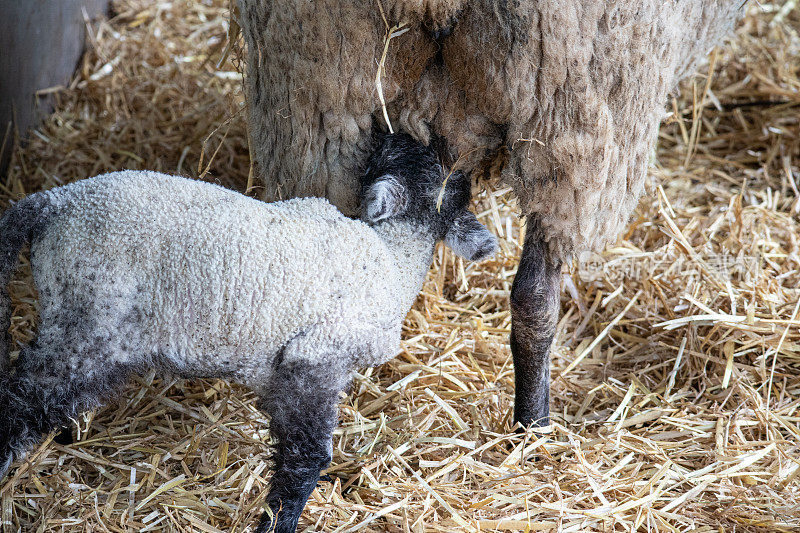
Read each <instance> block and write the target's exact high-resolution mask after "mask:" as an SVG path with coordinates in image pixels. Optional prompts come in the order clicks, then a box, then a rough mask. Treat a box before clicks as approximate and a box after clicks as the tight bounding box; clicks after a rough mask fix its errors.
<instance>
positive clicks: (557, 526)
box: [0, 0, 800, 533]
mask: <svg viewBox="0 0 800 533" xmlns="http://www.w3.org/2000/svg"><path fill="white" fill-rule="evenodd" d="M115 8H116V13H117V15H116V16H115V17H114V18H112V19H111V20H110V21H107V22H101V23H99V24H96V25H93V26H92V27H91V32H90V33H91V35H90V39H89V43H90V44H89V53H88V54H87V56H86V58H85V59H84V61H83V63H82V64H81V66H80V69H79V73H78V75H77V76H76V78H75V79H74V81H73V82H72V83H71V84H70V86H69V87H64V88H54V89H53V90H54V91H55V92H56V93H57V96H58V100H59V104H58V106H57V110H56V113H55V114H54V115H53V116H52V117H51V118H50V119H49V120H48V121H47V122H46V123H45V124H44V125H42V126H41V127H40V128H39V129H38V130H37V131H36V132H35V133H34V135H33V136H32V139H31V142H30V143H29V144H28V145H27V146H26V147H18V146H16V147H14V154H13V161H12V168H11V171H10V174H9V175H8V177H7V178H6V179H5V180H4V181H3V182H2V183H0V194H1V195H2V202H3V205H6V203H7V201H8V200H9V199H12V198H18V197H20V196H22V195H24V194H28V193H30V192H33V191H36V190H40V189H42V188H46V187H51V186H54V185H57V184H60V183H65V182H68V181H72V180H75V179H79V178H82V177H86V176H90V175H94V174H98V173H100V172H102V171H107V170H117V169H121V168H148V169H154V170H160V171H166V172H180V173H184V174H187V175H191V176H195V177H201V179H206V180H213V181H217V182H220V183H222V184H224V185H227V186H230V187H234V188H237V189H240V190H245V189H248V188H249V189H250V192H251V193H253V194H256V193H257V191H255V190H253V189H254V188H253V181H252V176H251V174H250V161H249V157H248V154H247V145H248V143H247V132H246V125H245V117H244V114H243V113H242V105H243V96H242V93H241V79H240V76H239V74H238V70H240V69H238V65H237V63H238V59H237V58H238V57H240V54H239V52H240V50H238V48H237V47H234V50H233V53H231V54H230V55H229V56H227V59H226V60H225V61H223V62H222V63H221V66H220V67H219V68H216V64H217V62H218V61H219V60H220V58H221V57H222V56H223V54H224V50H225V44H226V38H225V32H226V28H227V24H228V22H227V21H228V13H227V8H228V6H227V2H224V1H223V0H213V1H202V2H200V1H194V0H191V1H190V0H171V1H170V0H164V1H160V2H158V3H153V2H146V1H144V0H122V1H118V2H115ZM799 33H800V10H798V9H797V7H796V2H794V1H793V0H789V1H787V2H781V3H777V4H772V3H762V4H759V5H753V6H751V7H750V8H749V15H748V17H747V18H746V19H745V21H744V23H743V24H742V25H741V26H740V28H739V30H738V31H737V36H736V39H735V40H734V42H733V43H732V44H731V45H730V46H729V47H727V48H725V49H722V50H719V51H718V52H716V53H714V54H712V56H711V58H710V61H709V64H708V65H707V66H706V67H704V68H701V72H702V73H703V74H702V75H701V76H698V77H696V78H695V79H694V80H693V81H690V82H688V83H686V84H685V85H684V86H683V92H682V94H681V96H680V97H679V98H677V99H676V100H675V101H674V102H673V103H672V111H673V114H672V116H671V117H670V118H669V119H668V121H667V123H666V124H665V125H664V126H663V127H662V130H661V133H660V143H659V148H658V151H657V154H656V157H655V160H656V163H655V166H654V168H653V170H652V172H651V180H650V182H651V183H650V186H649V192H648V194H647V195H646V196H645V198H644V199H643V200H642V202H641V203H640V205H639V207H638V209H637V211H636V212H635V214H634V217H633V218H632V220H631V223H630V225H629V227H628V229H627V230H626V232H625V233H624V234H623V236H622V237H621V238H620V240H619V241H618V242H617V243H615V244H614V245H613V246H611V247H609V248H608V249H607V250H606V251H605V252H604V253H603V254H601V255H598V256H593V257H583V258H582V260H580V261H577V262H576V263H575V264H574V265H572V267H571V269H570V271H569V273H568V275H567V276H565V281H566V282H565V285H566V288H567V289H568V290H565V292H564V295H563V297H562V303H563V315H562V318H561V321H560V323H559V327H558V334H557V340H556V349H555V351H554V355H553V377H554V382H553V398H552V411H553V415H554V417H553V418H554V424H553V428H552V431H551V432H550V433H549V434H547V435H536V434H529V435H527V436H521V435H516V434H511V433H510V430H511V427H510V425H509V421H510V419H511V409H512V405H511V401H512V397H513V394H512V393H513V390H512V387H513V372H512V368H511V354H510V351H509V349H508V346H507V337H508V333H509V331H508V330H509V327H510V315H509V308H508V294H509V289H510V285H511V281H512V279H513V274H514V269H515V266H516V256H517V255H518V254H519V251H520V249H521V239H520V227H519V222H520V221H519V220H518V219H517V217H516V215H515V213H516V212H517V211H516V206H515V200H514V199H513V197H512V195H511V194H510V191H509V190H508V189H505V188H499V187H496V186H489V187H487V189H488V192H486V191H483V188H481V191H482V192H480V194H479V195H478V202H477V210H478V213H479V218H480V219H481V220H482V221H483V222H484V223H486V224H487V225H489V227H490V228H491V229H492V230H493V231H494V232H495V233H496V234H497V235H498V236H499V237H500V238H501V251H500V253H498V254H497V256H496V257H495V258H494V259H491V260H488V261H485V262H483V263H480V264H468V263H464V262H462V261H461V260H459V259H456V258H455V257H454V256H453V255H452V254H451V253H450V252H449V251H446V250H445V249H444V248H440V249H439V250H438V252H437V256H436V260H435V265H434V268H432V269H431V271H430V273H429V275H428V280H427V282H426V284H425V288H424V290H423V292H422V294H421V295H420V297H419V299H418V301H417V303H416V304H415V306H414V309H413V310H412V311H411V313H410V314H409V317H408V320H407V321H406V327H405V330H404V337H405V341H404V345H403V351H402V353H401V354H400V356H399V357H397V358H396V359H395V360H393V361H391V362H390V363H388V364H386V365H384V366H382V367H380V368H377V369H373V370H367V371H365V372H364V373H363V374H362V375H360V376H359V377H358V378H357V380H356V382H355V384H354V386H353V390H352V393H351V394H350V395H349V396H348V397H347V398H346V399H344V400H343V404H342V409H341V426H340V428H339V429H338V431H337V434H336V437H335V441H334V444H335V451H334V460H333V463H332V466H331V468H330V470H329V475H330V477H331V481H330V482H328V481H323V482H321V483H320V486H319V489H318V490H317V491H315V493H314V494H313V496H312V498H311V500H310V501H309V504H308V506H307V509H306V512H305V513H304V516H303V518H302V520H301V526H302V528H305V529H306V530H308V531H397V532H419V531H478V530H480V531H549V530H552V531H726V532H729V531H771V532H772V531H796V530H798V529H800V508H798V505H800V504H798V501H800V450H799V449H798V443H799V442H800V427H799V426H798V422H800V411H799V410H798V408H799V407H800V311H799V306H800V303H799V302H800V298H799V297H800V289H799V288H798V287H800V237H798V236H800V219H799V218H798V215H799V214H800V192H798V179H799V178H800V119H799V118H798V116H799V114H798V111H799V110H800V96H799V95H800V79H798V72H800V55H799V54H798V52H800V35H799ZM10 140H11V139H7V140H6V149H9V147H8V144H9V142H10ZM11 292H12V297H13V299H14V302H15V310H14V318H13V321H12V334H13V337H14V339H15V341H17V342H26V341H28V340H30V339H31V338H32V336H33V334H34V331H35V305H34V302H35V294H34V291H33V288H32V286H31V283H30V278H29V271H28V270H27V269H26V268H23V269H22V270H21V272H20V273H19V275H18V276H17V277H16V278H15V280H14V281H13V282H12V285H11ZM12 354H13V352H12ZM263 418H264V417H263V415H262V414H261V413H259V411H258V410H257V409H256V408H255V405H254V397H253V396H252V395H251V394H249V393H248V391H247V390H246V389H244V388H242V387H238V386H232V385H229V384H228V383H225V382H222V381H203V380H198V381H182V380H176V379H170V378H167V377H164V376H154V375H153V374H148V375H144V376H141V377H139V378H137V380H136V381H135V383H133V384H132V385H131V386H130V387H128V388H127V389H126V390H125V393H124V394H123V395H122V397H121V398H120V399H119V400H118V401H115V402H112V403H111V404H110V405H109V406H108V407H106V408H103V409H100V410H98V411H96V412H93V413H89V414H87V415H86V416H85V417H83V418H81V419H79V420H75V427H74V428H73V431H75V432H76V434H77V437H78V442H77V443H76V444H73V445H69V446H62V445H59V444H56V443H55V442H53V441H52V439H48V441H47V442H46V443H45V444H43V445H42V446H41V447H39V448H38V449H37V450H35V451H34V452H33V453H32V454H31V455H30V456H29V458H28V461H27V462H25V463H24V464H23V465H22V466H21V467H20V468H19V469H17V470H16V471H15V472H13V474H12V476H11V477H10V478H9V479H7V480H6V481H5V482H3V484H2V486H0V519H1V520H2V524H3V526H2V527H3V531H42V532H44V531H70V532H72V531H129V530H138V531H180V532H186V531H202V532H212V533H213V532H218V531H246V530H247V528H248V527H249V526H250V525H251V524H253V523H254V521H255V520H256V519H257V517H258V515H259V514H260V512H261V505H262V499H263V497H264V495H265V491H266V487H267V483H268V479H269V474H270V468H269V462H268V456H267V452H266V446H265V443H266V442H268V439H269V436H268V431H267V430H266V425H265V423H264V420H263ZM533 457H535V458H537V459H538V460H536V461H534V460H532V458H533ZM302 528H301V529H302Z"/></svg>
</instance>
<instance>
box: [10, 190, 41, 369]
mask: <svg viewBox="0 0 800 533" xmlns="http://www.w3.org/2000/svg"><path fill="white" fill-rule="evenodd" d="M44 203H46V202H45V198H44V197H43V195H42V194H34V195H31V196H28V197H27V198H24V199H22V200H20V201H19V202H17V203H16V204H14V205H12V206H11V207H10V208H9V209H8V210H7V211H6V212H5V214H3V216H2V218H0V370H2V369H3V368H4V367H6V366H7V365H8V363H9V352H10V351H11V334H10V333H9V328H10V326H11V297H10V296H9V294H8V284H9V282H10V281H11V277H12V276H13V275H14V271H15V270H16V267H17V259H18V257H19V251H20V249H21V248H22V247H23V246H24V245H25V244H26V243H27V242H30V240H31V237H32V235H33V231H34V228H35V227H36V226H37V224H38V223H39V221H40V220H41V215H42V208H43V204H44Z"/></svg>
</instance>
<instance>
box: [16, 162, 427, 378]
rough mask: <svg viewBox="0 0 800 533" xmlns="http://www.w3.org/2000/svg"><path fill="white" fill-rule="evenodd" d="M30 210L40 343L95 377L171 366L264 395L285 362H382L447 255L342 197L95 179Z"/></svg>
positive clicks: (39, 200) (171, 180) (142, 178)
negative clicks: (263, 194) (397, 243)
mask: <svg viewBox="0 0 800 533" xmlns="http://www.w3.org/2000/svg"><path fill="white" fill-rule="evenodd" d="M16 210H17V211H19V212H20V213H23V214H25V215H26V216H28V217H29V219H31V220H32V218H31V217H36V228H35V229H34V230H33V238H32V241H31V265H32V266H33V275H34V279H35V282H36V286H37V288H38V289H39V297H40V305H41V309H42V320H41V324H42V325H41V327H40V331H39V337H38V339H37V345H38V346H39V349H44V350H45V351H48V350H49V351H52V352H54V353H58V354H59V357H58V358H57V359H58V360H59V361H61V362H62V363H63V364H64V365H67V368H68V370H67V374H65V375H75V374H76V373H78V374H79V375H85V376H87V379H88V378H90V377H91V376H92V375H94V374H95V371H97V370H100V371H104V370H107V369H109V368H114V367H123V368H139V367H148V366H157V367H159V368H168V369H173V370H174V371H176V372H178V373H180V374H182V375H189V376H193V375H195V376H221V377H228V378H231V379H235V380H237V381H239V382H241V383H245V384H248V385H250V386H252V387H253V388H256V389H259V388H260V387H262V386H263V385H264V384H265V383H267V382H268V379H269V373H270V372H271V371H272V370H273V368H274V367H275V366H276V365H277V364H279V363H280V362H281V361H283V362H286V363H291V362H292V361H293V360H294V359H297V360H302V362H305V363H309V364H312V365H314V364H322V365H335V366H336V367H337V368H343V369H344V370H349V369H352V368H355V367H360V366H365V365H375V364H379V363H382V362H384V361H385V360H387V359H388V358H390V357H392V356H394V355H395V354H396V353H397V351H398V349H399V342H400V328H401V324H402V321H403V319H404V317H405V314H406V313H407V311H408V309H409V307H410V306H411V304H412V303H413V299H414V297H415V296H416V293H417V292H418V291H419V285H420V284H421V282H422V278H423V277H424V275H425V272H426V270H427V268H428V265H429V264H430V259H431V254H432V249H433V245H432V243H431V244H430V246H427V247H426V249H425V250H414V249H411V248H408V247H412V248H413V243H411V244H407V245H406V246H407V248H406V249H402V248H398V249H397V250H394V249H390V248H389V247H388V246H387V245H386V244H385V243H384V242H383V240H382V239H381V237H380V236H379V234H378V232H376V230H374V229H373V228H371V227H369V226H367V225H366V224H364V223H362V222H360V221H357V220H351V219H348V218H346V217H344V216H343V215H342V214H341V213H340V212H339V211H338V210H337V209H336V208H335V207H333V206H332V205H330V204H329V203H328V202H327V201H326V200H321V199H316V198H313V199H312V198H307V199H295V200H290V201H287V202H282V203H279V204H265V203H263V202H261V201H258V200H254V199H251V198H247V197H245V196H243V195H241V194H238V193H235V192H233V191H230V190H227V189H224V188H222V187H219V186H216V185H212V184H209V183H202V182H198V181H193V180H188V179H184V178H178V177H174V176H166V175H163V174H158V173H155V172H134V171H126V172H116V173H112V174H107V175H105V176H101V177H97V178H93V179H87V180H81V181H78V182H75V183H73V184H70V185H67V186H65V187H60V188H57V189H53V190H50V191H46V192H42V193H38V194H35V195H32V196H30V197H28V198H26V199H24V200H22V201H21V202H20V203H19V204H18V207H17V208H16ZM27 223H28V224H31V222H30V221H28V222H27ZM381 231H382V232H384V233H386V234H389V233H391V231H392V227H391V225H388V226H387V227H382V228H381ZM411 240H412V241H413V239H411ZM398 251H399V253H401V254H403V257H402V258H399V257H398V255H397V252H398ZM417 256H418V257H417ZM14 259H16V256H14ZM401 259H403V260H401ZM414 260H416V261H414ZM409 269H410V271H409ZM48 353H49V352H48ZM276 358H279V360H276ZM97 365H100V367H98V366H97ZM332 371H333V370H332V368H331V372H332ZM99 373H100V374H102V373H103V372H99Z"/></svg>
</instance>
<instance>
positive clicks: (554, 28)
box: [238, 0, 744, 425]
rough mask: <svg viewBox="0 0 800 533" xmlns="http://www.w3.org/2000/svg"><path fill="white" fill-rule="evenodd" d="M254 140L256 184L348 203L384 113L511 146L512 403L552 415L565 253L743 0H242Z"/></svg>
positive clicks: (457, 146)
mask: <svg viewBox="0 0 800 533" xmlns="http://www.w3.org/2000/svg"><path fill="white" fill-rule="evenodd" d="M238 1H239V6H240V11H241V23H242V27H243V30H244V35H245V38H246V41H247V46H248V69H247V80H246V87H247V93H248V104H249V113H250V115H249V117H250V126H251V127H250V132H251V134H252V139H253V153H254V154H255V156H256V158H257V159H258V162H259V164H260V167H261V175H262V176H263V178H264V181H265V183H266V189H265V195H266V197H267V198H289V197H292V196H307V195H325V196H327V197H328V198H329V199H330V200H331V201H332V202H333V203H334V204H335V205H337V206H339V207H340V208H341V209H343V210H344V211H345V212H353V210H354V209H355V207H356V206H357V193H358V186H357V183H356V181H355V180H354V179H353V175H354V174H353V173H352V169H354V168H358V166H359V164H360V163H361V161H362V160H363V159H364V158H365V157H366V152H367V150H368V146H369V138H370V135H371V132H372V130H373V129H375V128H376V127H379V126H376V124H378V123H382V121H383V119H382V113H381V110H380V101H379V98H378V95H377V91H376V85H375V81H374V80H375V74H376V71H377V62H378V61H379V59H380V58H381V55H382V53H383V50H384V45H385V36H386V33H387V27H386V24H387V23H388V24H389V25H390V26H394V25H396V24H398V23H406V26H405V28H406V29H407V31H406V33H404V34H402V35H399V36H397V37H396V38H394V39H392V40H391V41H390V43H389V46H388V54H387V57H386V72H385V75H384V76H383V78H382V85H383V92H384V95H385V98H386V101H387V103H388V111H389V115H390V117H391V119H392V122H393V124H394V127H395V128H396V129H402V130H405V131H407V132H410V133H412V134H413V135H414V136H415V137H416V138H418V139H421V140H423V141H425V142H428V140H430V139H433V138H434V137H433V135H434V134H435V136H436V137H435V138H436V143H435V144H436V145H437V147H438V148H439V150H440V152H441V154H442V156H443V158H444V160H445V161H449V162H453V161H456V160H457V159H458V160H459V166H460V168H462V169H464V170H465V171H467V172H470V171H472V170H473V169H475V168H477V167H478V166H479V165H481V164H488V163H489V162H491V161H492V160H493V159H494V158H495V157H498V156H499V157H500V160H503V159H505V160H506V162H505V165H504V169H503V171H502V179H503V180H504V181H505V182H506V183H508V184H510V185H511V186H512V187H513V189H514V191H515V193H516V195H517V196H518V197H519V198H520V200H521V202H520V203H521V208H522V212H523V214H524V215H527V216H528V224H527V227H528V235H527V236H526V243H525V250H524V252H523V257H522V260H521V262H520V267H519V270H518V279H517V281H516V282H515V284H514V286H513V288H512V296H511V306H512V314H513V319H514V328H513V332H512V339H511V347H512V351H513V352H514V362H515V367H516V373H517V379H516V381H517V398H516V413H515V419H516V420H517V421H519V422H522V423H523V424H525V425H529V424H530V423H531V422H534V421H538V422H539V423H546V422H547V410H548V406H547V402H548V398H547V375H546V374H547V372H548V368H549V367H548V350H549V346H550V341H551V340H552V337H553V333H554V328H555V324H556V322H557V314H558V282H559V269H560V265H561V262H562V261H563V260H564V259H568V258H569V257H570V256H571V255H572V254H573V253H576V252H581V251H584V250H588V249H595V250H597V249H600V248H602V247H603V246H604V245H605V244H606V243H607V242H609V240H613V239H615V238H616V237H617V235H618V234H619V232H620V231H621V229H622V228H623V227H624V225H625V224H626V223H627V220H628V217H629V215H630V213H631V211H632V210H633V209H634V207H635V206H636V203H637V201H638V199H639V196H640V194H641V193H642V190H643V185H644V180H645V175H646V170H647V164H648V161H649V159H650V156H651V153H652V150H653V147H654V144H655V142H656V136H657V133H658V126H659V122H660V120H661V118H662V116H663V115H664V105H665V103H666V97H667V95H668V93H669V92H670V91H672V90H673V89H674V88H675V86H676V84H677V83H678V81H679V80H680V79H681V78H682V77H683V76H684V75H686V74H687V73H689V72H690V71H691V70H692V68H693V66H694V65H695V63H696V62H697V60H698V59H699V58H701V57H703V56H704V55H705V54H706V53H707V52H708V51H709V50H710V49H711V47H713V46H714V45H715V44H717V43H719V42H720V40H721V39H722V37H724V36H725V35H726V34H727V33H728V32H729V31H730V30H731V28H732V26H733V23H734V22H735V21H736V20H737V18H738V17H739V16H740V14H741V11H742V9H741V8H742V5H743V3H744V2H743V0H681V1H677V0H641V1H633V0H618V1H607V2H606V1H597V0H521V1H513V2H512V1H509V0H475V1H467V0H426V1H424V2H420V1H412V0H379V2H360V1H354V0H345V1H339V0H336V1H333V0H324V1H319V2H301V1H298V0H293V1H289V2H271V1H268V0H238ZM378 3H380V5H381V6H382V7H383V11H384V12H385V16H386V22H385V21H384V19H383V17H382V15H381V10H380V9H379V6H378Z"/></svg>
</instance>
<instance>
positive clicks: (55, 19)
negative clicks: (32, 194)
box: [0, 0, 109, 177]
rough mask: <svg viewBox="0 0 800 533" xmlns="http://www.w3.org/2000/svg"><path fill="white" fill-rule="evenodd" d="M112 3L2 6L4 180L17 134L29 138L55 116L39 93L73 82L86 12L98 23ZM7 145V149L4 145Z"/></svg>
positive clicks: (2, 2) (51, 0) (6, 0)
mask: <svg viewBox="0 0 800 533" xmlns="http://www.w3.org/2000/svg"><path fill="white" fill-rule="evenodd" d="M108 5H109V0H0V13H2V16H0V177H3V176H5V172H6V167H7V165H8V159H9V157H10V155H11V145H12V141H13V128H16V129H17V131H19V133H20V135H22V136H23V137H24V135H25V134H26V133H27V131H28V129H29V128H30V127H32V126H35V125H36V124H37V123H38V122H39V120H41V118H42V117H44V116H45V115H47V114H48V113H50V111H51V110H52V107H51V100H50V98H47V97H37V96H36V92H37V91H41V90H42V89H47V88H49V87H53V86H57V85H63V84H66V83H68V82H69V79H70V77H71V76H72V74H73V72H74V71H75V67H76V66H77V64H78V60H79V59H80V56H81V53H82V52H83V44H84V39H85V22H84V16H83V10H84V9H85V11H86V13H87V15H88V16H89V17H95V16H97V15H99V14H101V13H104V12H105V11H106V10H107V9H108ZM4 139H5V144H4V145H3V140H4Z"/></svg>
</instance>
